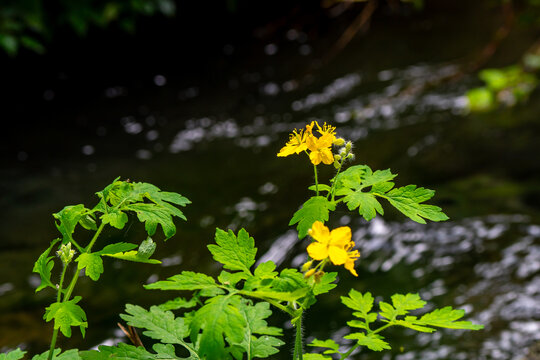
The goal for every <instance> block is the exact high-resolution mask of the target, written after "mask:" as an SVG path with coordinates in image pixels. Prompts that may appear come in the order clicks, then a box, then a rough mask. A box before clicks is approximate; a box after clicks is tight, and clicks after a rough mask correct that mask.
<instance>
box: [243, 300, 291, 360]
mask: <svg viewBox="0 0 540 360" xmlns="http://www.w3.org/2000/svg"><path fill="white" fill-rule="evenodd" d="M240 312H241V314H242V315H243V316H244V319H245V322H246V326H245V328H244V341H243V342H242V344H241V346H242V347H243V348H244V350H245V351H246V352H247V353H248V360H250V359H253V358H255V357H257V358H266V357H268V356H270V355H273V354H277V353H278V352H279V350H278V349H277V347H278V346H281V345H283V344H284V342H283V341H281V340H280V339H278V338H276V337H274V336H276V335H282V330H281V329H280V328H276V327H273V326H268V323H267V322H266V320H265V319H266V318H268V317H269V316H270V315H272V311H271V310H270V304H268V303H267V302H259V303H256V304H255V305H251V303H250V302H248V301H245V300H244V301H243V302H242V306H241V308H240ZM256 335H262V336H260V337H257V336H256Z"/></svg>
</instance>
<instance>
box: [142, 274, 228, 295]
mask: <svg viewBox="0 0 540 360" xmlns="http://www.w3.org/2000/svg"><path fill="white" fill-rule="evenodd" d="M144 287H145V288H146V289H155V290H191V291H195V290H202V291H203V292H204V294H205V295H206V296H214V295H219V294H223V290H221V289H220V288H219V286H218V285H217V284H216V282H215V280H214V279H213V278H212V277H210V276H208V275H205V274H202V273H195V272H193V271H182V272H181V273H180V274H176V275H173V276H171V277H169V278H168V279H167V280H162V281H157V282H155V283H153V284H148V285H144Z"/></svg>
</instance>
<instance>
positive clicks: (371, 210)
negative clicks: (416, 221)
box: [336, 165, 397, 221]
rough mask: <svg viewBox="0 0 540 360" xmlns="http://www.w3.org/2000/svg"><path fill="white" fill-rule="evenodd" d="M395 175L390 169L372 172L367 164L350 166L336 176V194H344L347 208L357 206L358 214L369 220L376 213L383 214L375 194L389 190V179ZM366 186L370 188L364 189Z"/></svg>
mask: <svg viewBox="0 0 540 360" xmlns="http://www.w3.org/2000/svg"><path fill="white" fill-rule="evenodd" d="M396 176H397V175H395V174H392V173H391V172H390V170H377V171H375V172H372V170H371V169H370V168H369V166H365V165H356V166H351V167H350V168H348V169H347V170H345V171H344V172H342V173H341V174H340V175H339V176H338V178H337V190H336V195H344V196H345V197H344V198H343V201H345V203H347V207H348V208H349V210H354V209H356V208H358V211H359V213H360V215H362V216H363V217H364V219H366V220H367V221H369V220H371V219H373V218H374V217H375V216H376V214H377V213H379V214H381V215H384V210H383V208H382V206H381V204H380V203H379V201H378V200H377V199H376V197H375V196H376V195H377V194H379V193H385V192H386V191H388V190H390V189H391V188H392V187H393V186H394V183H393V182H391V181H390V180H392V179H394V178H395V177H396ZM368 187H371V189H369V190H366V189H367V188H368Z"/></svg>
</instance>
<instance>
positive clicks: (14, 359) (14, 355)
mask: <svg viewBox="0 0 540 360" xmlns="http://www.w3.org/2000/svg"><path fill="white" fill-rule="evenodd" d="M24 354H26V351H22V350H21V349H15V350H11V351H10V352H7V353H5V354H0V360H19V359H22V358H23V357H24Z"/></svg>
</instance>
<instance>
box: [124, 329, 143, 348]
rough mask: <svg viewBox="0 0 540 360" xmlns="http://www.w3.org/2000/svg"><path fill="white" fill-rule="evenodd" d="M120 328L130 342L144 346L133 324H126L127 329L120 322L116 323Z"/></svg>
mask: <svg viewBox="0 0 540 360" xmlns="http://www.w3.org/2000/svg"><path fill="white" fill-rule="evenodd" d="M117 325H118V327H119V328H120V330H122V332H123V333H124V334H125V335H126V336H127V337H128V339H129V340H130V341H131V343H132V344H133V345H135V346H142V347H143V348H144V345H143V343H142V341H141V338H140V337H139V334H137V329H135V328H134V327H133V326H131V325H128V327H127V329H126V328H125V327H124V326H123V325H122V324H120V323H118V324H117Z"/></svg>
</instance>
